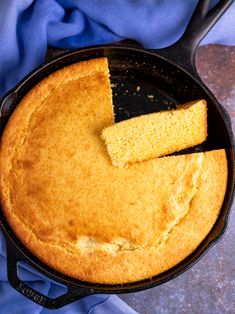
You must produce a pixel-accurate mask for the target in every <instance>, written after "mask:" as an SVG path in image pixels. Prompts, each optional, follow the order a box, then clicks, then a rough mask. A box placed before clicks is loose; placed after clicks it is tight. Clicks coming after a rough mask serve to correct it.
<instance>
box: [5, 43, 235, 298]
mask: <svg viewBox="0 0 235 314" xmlns="http://www.w3.org/2000/svg"><path fill="white" fill-rule="evenodd" d="M107 49H121V50H127V49H128V50H130V51H132V52H141V53H145V54H150V55H152V56H154V57H158V58H161V59H163V60H164V61H166V62H169V63H171V64H172V65H173V66H175V67H178V69H179V70H181V71H184V72H185V73H186V74H187V75H189V76H190V77H191V78H192V79H193V80H194V81H195V83H196V84H199V85H200V87H201V88H202V89H204V91H205V92H206V94H207V95H208V97H209V98H210V99H211V100H212V102H213V103H214V105H215V106H216V107H217V109H218V111H219V112H220V115H221V118H222V119H223V121H224V124H225V126H226V129H227V131H228V135H229V141H230V143H231V149H230V150H231V152H232V155H233V161H234V156H235V153H234V151H235V149H234V137H233V133H232V128H231V122H230V118H229V115H228V113H227V112H226V110H225V109H224V108H223V107H222V106H221V105H220V104H219V102H218V101H217V100H216V98H215V97H214V96H213V94H212V93H211V92H210V91H209V89H208V88H207V87H206V86H205V85H204V84H203V83H202V82H200V80H198V78H195V77H194V76H193V75H192V74H190V73H189V72H188V71H186V70H185V69H184V68H182V67H181V66H179V65H176V64H175V63H174V62H171V61H169V60H168V59H167V58H165V57H162V56H161V55H158V54H156V53H154V52H151V51H146V50H143V49H137V48H126V47H117V46H115V45H105V46H93V47H87V48H84V49H79V50H76V51H72V52H66V53H64V54H62V55H60V56H59V57H56V58H55V59H53V60H51V61H50V62H49V63H47V64H44V65H43V66H40V67H37V68H36V69H35V70H34V71H32V72H31V73H30V74H29V75H27V76H26V77H25V78H24V79H23V80H22V81H21V82H20V83H19V84H18V85H17V86H16V87H15V88H14V89H13V90H11V91H10V92H9V93H7V95H6V96H5V97H4V99H3V102H2V103H4V100H5V99H6V98H8V97H9V96H10V95H14V93H17V92H18V91H19V90H21V89H23V88H24V85H25V84H27V83H28V82H29V81H32V80H33V79H34V78H35V76H37V75H39V74H40V73H43V74H45V73H46V70H47V68H48V67H50V66H52V65H53V64H55V63H58V62H59V61H61V60H64V61H66V59H67V58H68V57H71V56H76V55H80V54H81V53H85V52H89V51H94V50H101V51H102V52H103V53H104V52H105V51H106V50H107ZM78 58H79V56H78ZM87 59H90V56H87ZM68 64H69V62H67V63H66V64H64V65H60V67H59V68H62V67H63V66H66V65H68ZM59 68H58V69H59ZM56 70H57V69H54V71H56ZM54 71H50V73H52V72H54ZM43 77H45V75H43ZM41 79H43V78H41ZM16 98H17V96H16ZM226 152H227V151H226ZM231 152H230V153H231ZM227 154H228V152H227ZM228 193H229V194H230V195H227V194H228ZM233 197H234V173H233V178H232V186H231V187H230V191H229V192H228V189H227V191H226V196H225V199H226V198H229V200H228V204H226V205H225V204H224V203H223V206H222V208H226V209H224V211H225V212H223V215H222V216H221V217H220V216H219V217H218V219H217V221H216V223H215V225H214V226H213V228H212V230H211V231H210V233H209V234H208V235H207V237H206V238H205V239H204V240H203V242H202V243H201V244H200V245H199V246H198V247H197V248H196V250H195V251H194V252H193V253H192V254H190V255H189V256H188V257H187V258H186V259H184V260H183V261H182V262H180V263H179V264H177V265H176V266H175V267H173V268H171V269H169V270H167V271H165V272H164V273H162V274H159V275H157V276H154V277H152V278H148V279H145V280H141V281H138V282H134V283H127V284H118V285H107V284H93V283H89V282H83V281H79V280H77V279H74V278H72V277H68V276H65V275H63V274H61V273H59V272H57V271H55V270H53V269H52V268H50V267H48V266H47V265H45V264H44V263H42V262H41V261H40V260H39V259H37V257H35V256H33V255H32V253H31V252H29V251H28V249H27V248H25V247H24V245H23V244H22V243H21V242H20V241H19V240H18V239H17V237H16V236H15V235H14V233H13V231H12V230H11V228H10V226H9V225H8V223H7V222H6V221H4V220H5V218H4V217H1V216H0V223H1V225H2V230H3V233H4V234H5V235H6V237H7V244H8V245H9V243H10V244H11V245H13V246H14V248H15V249H16V250H17V251H18V254H19V253H20V256H21V257H23V259H24V260H26V261H27V262H28V263H29V264H30V265H32V266H33V267H35V268H36V269H37V270H39V271H40V272H41V273H42V274H43V275H46V276H47V277H49V278H51V279H52V280H55V281H58V282H60V283H61V284H64V285H65V286H71V287H73V288H77V289H79V288H80V289H85V290H88V291H90V292H91V293H127V292H136V291H140V290H144V289H148V288H152V287H154V286H157V285H160V284H163V283H165V282H167V281H169V280H172V279H174V278H175V277H177V276H179V275H180V274H182V273H183V272H185V271H186V270H187V269H189V268H191V267H192V266H193V265H194V264H195V263H197V262H198V261H199V260H200V259H201V258H202V257H203V256H204V255H205V254H206V252H207V251H208V250H209V249H210V248H211V247H212V246H213V245H215V244H216V243H217V242H218V241H219V240H220V239H221V237H222V236H223V234H224V232H225V230H226V228H227V224H228V219H229V214H230V213H231V205H232V201H233ZM219 220H222V227H221V226H219V223H221V222H220V221H219ZM218 228H219V229H220V231H219V232H216V229H218ZM20 259H22V258H19V260H20Z"/></svg>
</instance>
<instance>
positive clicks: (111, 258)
mask: <svg viewBox="0 0 235 314" xmlns="http://www.w3.org/2000/svg"><path fill="white" fill-rule="evenodd" d="M112 123H114V121H113V107H112V97H111V88H110V82H109V78H108V64H107V60H106V59H104V58H102V59H94V60H91V61H87V62H81V63H78V64H74V65H71V66H68V67H65V68H63V69H61V70H59V71H57V72H55V73H54V74H52V75H50V76H49V77H48V78H46V79H44V80H43V81H41V82H40V83H39V84H38V85H36V86H35V87H34V88H33V89H32V90H31V91H30V92H29V93H28V94H27V95H26V96H25V97H24V98H23V99H22V101H21V102H20V104H19V105H18V106H17V109H16V110H15V111H14V113H13V114H12V116H11V118H10V119H9V121H8V123H7V126H6V128H5V130H4V133H3V136H2V139H1V146H0V193H1V195H0V199H1V206H2V209H3V213H4V215H5V217H6V219H7V221H8V222H9V224H10V226H11V227H12V229H13V231H14V233H15V234H16V236H17V237H18V238H19V239H20V241H21V242H22V243H23V244H24V245H25V246H26V247H27V248H28V249H29V250H30V251H31V252H32V253H33V254H34V255H36V256H37V257H38V258H39V259H40V260H41V261H43V262H44V263H46V264H47V265H49V266H51V267H52V268H54V269H56V270H58V271H60V272H61V273H63V274H66V275H69V276H71V277H74V278H78V279H80V280H85V281H88V282H95V283H106V284H116V283H127V282H134V281H137V280H141V279H144V278H149V277H151V276H154V275H157V274H159V273H161V272H163V271H165V270H167V269H169V268H171V267H173V266H174V265H176V264H177V263H179V262H180V261H182V260H183V259H184V258H185V257H187V256H188V255H189V254H190V253H191V252H193V251H194V250H195V248H196V247H197V246H198V245H199V244H200V243H201V241H202V240H203V239H204V238H205V236H206V235H207V234H208V232H209V231H210V229H211V228H212V226H213V225H214V223H215V221H216V219H217V217H218V214H219V212H220V208H221V206H222V202H223V199H224V194H225V191H226V183H227V160H226V154H225V151H224V150H223V149H222V150H216V151H210V152H206V153H195V154H189V155H181V156H171V157H163V158H156V159H152V160H149V161H146V162H143V163H136V164H133V165H131V166H130V167H128V168H118V167H114V166H113V165H112V163H111V160H110V158H109V156H108V154H107V150H106V147H105V145H104V143H103V141H102V140H101V138H100V134H101V131H102V129H104V128H105V127H107V126H110V125H111V124H112Z"/></svg>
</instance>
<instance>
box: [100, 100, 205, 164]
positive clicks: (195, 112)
mask: <svg viewBox="0 0 235 314" xmlns="http://www.w3.org/2000/svg"><path fill="white" fill-rule="evenodd" d="M101 137H102V139H103V140H104V141H105V144H106V145H107V150H108V153H109V156H110V157H111V160H112V163H113V165H115V166H119V167H123V166H126V165H127V164H132V163H134V162H137V161H144V160H148V159H151V158H155V157H160V156H164V155H167V154H170V153H174V152H177V151H179V150H182V149H184V148H188V147H192V146H194V145H197V144H200V143H202V142H204V141H205V139H206V137H207V108H206V101H205V100H198V101H193V102H189V103H187V104H185V105H181V106H179V107H178V108H177V109H175V110H166V111H161V112H157V113H152V114H147V115H142V116H138V117H135V118H132V119H129V120H125V121H122V122H119V123H116V124H114V125H111V126H109V127H107V128H105V129H104V130H103V131H102V134H101Z"/></svg>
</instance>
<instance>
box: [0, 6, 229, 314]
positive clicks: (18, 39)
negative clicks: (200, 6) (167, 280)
mask: <svg viewBox="0 0 235 314" xmlns="http://www.w3.org/2000/svg"><path fill="white" fill-rule="evenodd" d="M196 3H197V0H188V1H182V0H165V1H161V0H148V1H141V0H135V1H133V0H112V1H108V0H106V1H105V0H89V1H80V0H34V1H33V0H2V1H0V97H1V96H2V95H3V94H4V93H5V92H7V91H8V90H9V89H11V88H12V87H14V86H15V85H16V84H17V83H18V82H19V81H20V80H21V79H22V78H23V77H24V76H25V75H26V74H27V73H28V72H29V71H31V70H32V69H33V68H34V67H36V66H38V65H40V64H41V63H43V62H44V60H45V55H46V51H47V47H48V45H49V46H52V47H58V48H66V49H73V48H78V47H84V46H88V45H97V44H107V43H112V42H116V41H119V40H122V39H126V38H129V39H134V40H136V41H138V42H139V43H140V44H142V45H143V46H144V47H145V48H162V47H166V46H168V45H170V44H172V43H174V42H175V41H176V40H177V39H178V38H179V37H180V36H181V35H182V33H183V31H184V29H185V27H186V25H187V22H188V20H189V18H190V16H191V14H192V11H193V9H194V8H195V5H196ZM208 43H218V44H226V45H235V4H233V5H232V6H231V7H230V9H229V10H228V11H227V12H226V13H225V14H224V16H223V17H222V18H221V19H220V20H219V21H218V22H217V24H216V25H215V26H214V28H213V29H212V30H211V31H210V33H209V34H208V35H207V36H206V38H205V39H204V40H203V43H202V44H208ZM20 274H21V278H22V279H23V280H24V281H26V282H27V283H28V284H30V285H31V286H32V287H34V288H35V289H36V290H39V291H40V292H42V293H44V294H46V295H48V296H50V297H55V296H58V294H60V293H62V292H63V289H64V288H63V287H61V286H60V285H59V284H57V283H55V282H53V281H51V280H49V279H48V278H45V277H44V276H42V275H41V274H39V273H38V272H37V271H35V270H33V269H32V267H30V266H29V265H26V264H25V263H22V264H21V266H20ZM54 312H55V313H69V314H70V313H71V314H72V313H87V314H106V313H113V314H122V313H125V314H134V313H136V312H135V311H134V310H132V309H131V308H130V307H129V306H127V305H126V304H125V303H124V302H123V301H121V300H120V299H119V298H118V297H117V296H109V295H97V296H89V297H86V298H84V299H83V300H80V301H77V302H74V303H73V304H71V305H67V306H65V307H64V308H62V309H59V310H55V311H54ZM0 313H1V314H9V313H11V314H25V313H27V314H28V313H29V314H38V313H43V314H46V313H51V311H49V310H47V309H43V308H42V307H41V306H39V305H37V304H34V303H33V302H31V301H29V300H28V299H26V298H25V297H24V296H22V295H21V294H19V293H18V292H17V291H15V290H14V289H13V288H12V287H11V286H10V284H9V283H8V281H7V274H6V258H5V241H4V237H3V234H2V233H1V232H0Z"/></svg>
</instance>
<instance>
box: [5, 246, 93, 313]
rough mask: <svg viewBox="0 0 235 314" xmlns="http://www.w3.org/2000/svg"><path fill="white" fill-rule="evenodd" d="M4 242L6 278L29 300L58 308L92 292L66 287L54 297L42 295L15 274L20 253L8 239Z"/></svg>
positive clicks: (46, 306)
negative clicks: (63, 292) (5, 246)
mask: <svg viewBox="0 0 235 314" xmlns="http://www.w3.org/2000/svg"><path fill="white" fill-rule="evenodd" d="M6 242H7V243H6V244H7V274H8V280H9V282H10V284H11V286H12V287H13V288H14V289H16V290H17V291H18V292H20V293H21V294H23V295H24V296H25V297H26V298H28V299H30V300H31V301H33V302H35V303H37V304H39V305H41V306H43V307H45V308H48V309H58V308H61V307H63V306H65V305H67V304H70V303H72V302H74V301H76V300H79V299H81V298H83V297H86V296H88V295H91V294H93V291H92V290H86V289H82V288H71V287H67V288H68V291H67V292H66V293H65V294H63V295H61V296H59V297H57V298H55V299H51V298H49V297H47V296H45V295H43V294H42V293H40V292H38V291H36V290H34V289H33V288H31V287H29V286H28V285H27V284H26V283H24V282H23V281H22V280H20V279H19V277H18V275H17V263H18V262H19V261H20V260H21V259H22V257H21V254H20V253H17V251H16V249H15V247H14V246H13V244H11V243H10V241H6Z"/></svg>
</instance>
